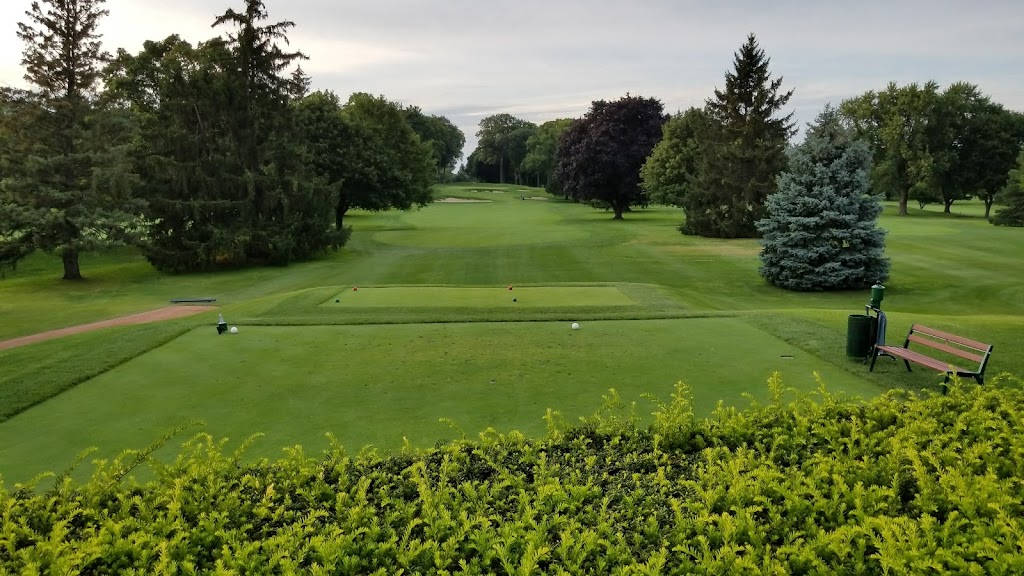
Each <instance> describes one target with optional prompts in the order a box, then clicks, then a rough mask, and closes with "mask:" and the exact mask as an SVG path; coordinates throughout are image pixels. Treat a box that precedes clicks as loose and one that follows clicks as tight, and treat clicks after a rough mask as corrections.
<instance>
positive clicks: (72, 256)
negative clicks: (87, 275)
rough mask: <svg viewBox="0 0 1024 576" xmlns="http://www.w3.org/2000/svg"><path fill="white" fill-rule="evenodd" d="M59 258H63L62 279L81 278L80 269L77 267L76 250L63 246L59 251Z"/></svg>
mask: <svg viewBox="0 0 1024 576" xmlns="http://www.w3.org/2000/svg"><path fill="white" fill-rule="evenodd" d="M61 258H62V259H63V260H64V279H65V280H81V279H82V271H81V269H79V268H78V250H75V249H74V248H65V249H64V250H63V251H62V252H61Z"/></svg>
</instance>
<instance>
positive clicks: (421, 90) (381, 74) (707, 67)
mask: <svg viewBox="0 0 1024 576" xmlns="http://www.w3.org/2000/svg"><path fill="white" fill-rule="evenodd" d="M265 2H266V7H267V10H268V12H269V14H270V20H271V21H275V22H276V21H280V20H291V21H293V22H295V24H296V27H295V28H293V29H292V30H291V32H290V33H289V36H290V38H291V40H292V47H293V48H296V49H299V50H302V51H304V52H305V53H307V54H308V55H309V56H310V57H311V60H310V61H308V62H306V63H304V64H303V67H304V69H306V70H307V72H309V73H310V74H311V75H312V76H313V87H314V89H330V90H333V91H335V92H336V93H338V94H339V95H341V96H342V97H346V96H347V95H348V94H350V93H352V92H355V91H365V92H370V93H374V94H385V95H386V96H387V97H389V98H391V99H393V100H398V101H401V102H404V103H407V104H415V105H418V106H420V107H421V108H423V109H424V110H425V111H427V112H429V113H434V114H444V115H446V116H449V117H450V118H451V119H452V121H453V122H455V123H456V125H458V126H459V127H460V128H462V129H463V130H464V131H465V132H466V135H467V150H466V153H467V154H468V153H469V152H470V151H471V150H472V149H473V147H474V146H475V144H476V139H475V136H474V133H475V132H476V128H477V123H478V122H479V120H480V119H481V118H482V117H483V116H484V115H487V114H490V113H496V112H508V113H511V114H515V115H517V116H520V117H521V118H524V119H527V120H530V121H534V122H543V121H545V120H549V119H552V118H556V117H578V116H580V115H582V114H583V113H585V112H586V110H587V108H588V107H589V106H590V102H591V101H593V100H597V99H614V98H617V97H619V96H622V95H624V94H625V93H626V92H630V93H632V94H638V95H643V96H653V97H657V98H659V99H661V100H662V102H663V103H664V104H665V107H666V110H667V111H669V112H675V111H677V110H680V109H685V108H686V107H689V106H693V105H700V104H701V103H702V102H703V101H704V99H705V98H707V97H709V96H711V95H712V92H713V90H714V89H715V88H716V87H721V86H722V85H723V83H724V82H723V77H724V73H725V71H726V70H727V69H729V68H731V66H732V60H733V53H734V52H735V51H736V50H737V48H738V47H739V46H740V45H741V44H742V43H743V41H744V40H745V39H746V36H747V34H748V33H751V32H753V33H756V34H757V36H758V40H759V42H760V43H761V45H762V47H763V48H764V50H765V51H766V53H767V55H768V56H769V57H770V58H771V69H772V72H773V74H774V75H775V76H776V77H777V76H782V77H783V79H784V87H785V88H786V89H788V88H795V90H796V91H795V94H794V97H793V100H792V101H791V106H790V108H791V110H795V111H796V113H797V117H796V120H797V122H798V123H799V124H800V125H801V126H802V125H803V123H804V122H807V121H810V120H812V119H813V117H814V115H815V113H816V112H817V110H819V109H820V108H821V106H823V105H824V104H825V103H826V102H833V103H838V102H839V101H841V100H842V99H844V98H848V97H850V96H855V95H857V94H859V93H862V92H864V91H866V90H870V89H878V88H882V87H884V86H885V84H886V83H888V82H889V81H896V82H898V83H907V82H924V81H927V80H930V79H934V80H936V81H938V82H939V83H940V84H943V85H945V84H948V83H950V82H954V81H958V80H964V81H969V82H973V83H976V84H978V85H979V86H980V88H981V89H982V90H983V91H984V92H986V93H988V94H991V95H992V96H993V98H994V99H996V100H997V101H999V102H1002V103H1003V104H1005V105H1007V106H1008V107H1011V108H1014V109H1020V110H1024V75H1022V72H1019V70H1020V54H1024V35H1021V34H1020V33H1019V26H1020V23H1021V22H1024V2H1020V1H1019V0H975V1H974V2H970V3H968V2H964V1H962V0H933V1H931V2H928V3H922V2H920V1H911V0H861V1H860V2H858V3H856V4H855V5H851V4H850V3H840V2H829V1H821V0H817V1H815V0H776V1H773V2H763V1H760V0H730V1H729V2H721V1H715V0H634V1H632V2H627V1H625V0H517V2H514V3H512V2H509V3H497V2H480V1H479V0H444V1H437V0H374V1H373V2H336V1H334V0H265ZM29 4H30V1H29V0H5V1H4V2H0V22H5V23H10V24H9V25H7V24H4V25H3V26H2V28H0V83H17V82H18V81H19V80H18V79H19V78H20V77H21V72H20V69H19V66H18V61H19V60H20V52H21V45H20V42H19V41H18V40H17V38H15V37H14V30H15V27H14V24H13V23H14V22H16V21H17V20H19V19H22V13H23V11H24V10H25V9H27V8H28V6H29ZM228 6H235V7H236V8H237V7H240V6H241V1H240V0H217V1H216V2H214V1H211V0H175V1H174V2H173V3H168V2H166V1H165V0H108V3H107V7H108V8H109V10H110V13H111V15H110V17H109V18H108V19H107V22H106V23H105V24H104V33H105V38H104V40H105V42H106V44H107V46H108V49H111V50H113V49H115V48H116V47H119V46H123V47H125V48H127V49H129V50H132V51H135V50H138V49H140V48H141V46H142V41H143V40H146V39H159V38H163V37H166V36H167V35H169V34H171V33H175V32H177V33H180V34H181V35H182V36H183V37H185V38H186V39H188V40H190V41H193V42H196V41H199V40H203V39H206V38H209V37H211V36H214V35H216V34H218V33H221V32H222V30H214V29H212V28H211V27H210V24H211V23H212V22H213V19H214V17H215V15H216V14H218V13H223V11H224V10H225V9H226V8H227V7H228Z"/></svg>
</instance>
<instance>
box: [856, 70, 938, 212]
mask: <svg viewBox="0 0 1024 576" xmlns="http://www.w3.org/2000/svg"><path fill="white" fill-rule="evenodd" d="M939 98H940V95H939V91H938V85H937V84H936V83H935V82H928V83H926V84H924V85H918V84H909V85H907V86H902V87H901V86H897V85H896V84H895V83H890V84H889V85H888V86H887V87H886V89H885V90H884V91H881V92H874V91H869V92H866V93H864V94H863V95H861V96H858V97H856V98H852V99H850V100H847V101H845V102H843V103H842V104H841V105H840V111H841V112H842V113H843V115H844V116H845V117H846V118H847V119H849V120H850V121H851V122H852V123H853V126H854V127H855V128H856V130H857V132H858V135H859V136H860V137H862V138H864V139H865V140H866V141H867V142H869V144H870V145H871V148H872V153H873V159H874V169H873V171H872V185H873V188H874V189H875V190H879V191H881V192H883V193H884V194H885V196H886V197H887V198H889V199H892V200H898V201H899V213H900V215H906V214H907V203H908V202H909V201H910V200H911V199H918V198H920V199H923V200H925V201H927V202H931V201H938V199H939V198H941V196H940V195H939V194H938V193H937V191H936V186H935V180H934V177H935V172H934V163H935V158H934V156H933V155H932V151H931V149H930V146H929V144H930V143H931V142H930V141H933V140H934V137H933V134H931V133H929V121H930V120H931V119H932V118H934V117H935V114H936V112H937V107H938V105H939Z"/></svg>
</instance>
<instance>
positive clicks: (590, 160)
mask: <svg viewBox="0 0 1024 576" xmlns="http://www.w3.org/2000/svg"><path fill="white" fill-rule="evenodd" d="M769 64H770V59H769V58H768V57H767V56H766V55H765V53H764V51H763V50H762V49H761V48H760V46H759V45H758V42H757V39H756V37H755V36H754V35H753V34H751V35H749V36H748V38H747V40H746V42H745V43H744V44H743V45H742V46H741V47H740V49H739V51H737V52H736V54H735V55H734V61H733V68H732V69H731V70H729V71H728V72H727V73H726V74H725V85H724V87H723V88H722V89H716V90H715V91H714V95H713V96H712V97H710V98H708V99H707V100H706V102H705V104H704V106H702V107H692V108H690V109H688V110H685V111H682V112H680V113H678V114H675V115H673V116H666V115H664V114H663V113H662V105H661V103H660V102H659V101H657V100H655V99H649V98H640V97H636V96H630V95H628V94H627V95H626V96H625V97H624V98H622V99H620V100H618V101H614V102H605V101H597V102H594V103H593V104H592V106H591V108H590V110H589V111H588V112H587V113H586V114H585V115H584V116H583V117H581V118H576V119H560V120H556V121H552V122H548V123H545V124H543V125H541V126H539V127H538V126H535V125H533V124H531V123H529V122H526V121H524V120H521V119H518V118H515V117H513V116H511V115H509V114H498V115H494V116H489V117H487V118H484V119H483V120H482V121H481V122H480V130H479V132H478V133H477V136H478V137H479V139H480V143H479V146H478V147H477V149H476V150H475V151H474V152H473V153H472V154H470V156H469V162H468V164H467V166H466V168H465V170H464V176H465V177H469V178H476V179H479V180H484V181H493V182H505V181H509V180H510V179H511V180H512V181H515V182H516V183H527V182H528V181H529V179H530V178H533V177H537V181H538V182H544V183H545V185H546V186H547V188H548V190H549V191H550V192H552V193H554V194H557V195H560V196H564V197H566V198H569V199H573V200H576V201H581V202H589V203H591V204H594V205H595V206H600V207H604V208H607V209H609V210H611V211H612V212H613V213H614V218H617V219H621V218H622V217H623V213H625V212H628V211H629V210H630V208H631V207H638V206H641V207H642V206H646V205H648V204H662V205H670V206H678V207H680V208H682V209H683V212H684V219H683V222H682V224H681V225H680V226H679V230H680V231H681V232H682V233H684V234H690V235H699V236H705V237H714V238H761V241H762V254H761V257H762V268H761V273H762V275H763V276H764V277H765V278H766V279H767V280H768V281H769V282H771V283H773V284H776V285H778V286H783V287H786V288H790V289H796V290H821V289H844V288H857V287H863V286H866V285H870V284H872V283H873V282H876V281H879V280H884V279H885V278H886V277H887V276H888V272H889V261H888V260H887V259H886V258H885V256H884V247H885V241H884V238H885V233H884V231H882V230H881V229H880V228H879V227H878V226H877V219H878V216H879V215H880V213H881V211H882V205H881V204H880V200H882V199H888V200H893V201H896V202H897V204H898V210H899V214H901V215H906V214H907V205H908V202H910V201H915V202H917V203H918V204H919V205H920V206H921V207H922V208H923V207H924V206H926V205H927V204H931V203H940V204H942V205H943V208H944V210H945V211H946V212H949V211H950V208H951V206H952V205H953V203H954V202H956V201H958V200H965V199H970V198H977V199H979V200H981V201H983V202H984V204H985V217H986V218H989V217H990V212H991V210H992V207H993V205H994V204H996V203H998V204H1000V207H999V209H998V211H997V213H996V214H995V216H994V217H992V218H991V221H992V222H993V223H995V224H997V225H1009V226H1022V225H1024V180H1022V177H1021V174H1024V152H1022V145H1024V114H1021V113H1019V112H1015V111H1011V110H1007V109H1006V108H1004V107H1003V106H1002V105H1000V104H998V103H996V102H993V101H992V100H991V98H990V97H988V96H986V95H984V94H983V93H982V92H981V91H980V90H979V89H978V87H977V86H974V85H972V84H968V83H964V82H958V83H954V84H952V85H950V86H948V87H947V88H946V89H945V90H941V91H940V90H939V87H938V85H936V84H935V83H934V82H929V83H927V84H925V85H917V84H910V85H907V86H897V85H896V84H890V85H889V86H888V87H887V88H886V89H885V90H883V91H880V92H874V91H869V92H866V93H865V94H863V95H861V96H858V97H856V98H850V99H848V100H846V101H844V102H841V103H840V105H839V106H838V107H833V106H831V105H828V106H826V108H825V110H824V111H823V112H822V113H821V114H820V115H819V116H818V117H817V118H816V119H815V121H814V122H813V123H810V124H809V125H808V130H807V133H806V135H805V139H804V142H802V143H800V144H794V143H793V142H792V139H793V137H794V136H795V134H796V130H795V125H794V123H793V121H792V116H793V115H792V113H786V112H785V110H784V109H785V108H786V106H787V105H788V103H789V100H790V99H791V97H792V95H793V90H784V89H783V87H782V78H772V75H771V73H770V71H769Z"/></svg>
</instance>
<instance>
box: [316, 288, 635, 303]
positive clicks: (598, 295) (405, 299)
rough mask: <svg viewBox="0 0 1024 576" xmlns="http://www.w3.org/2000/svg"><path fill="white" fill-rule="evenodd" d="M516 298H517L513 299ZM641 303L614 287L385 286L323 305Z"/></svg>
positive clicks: (353, 292) (348, 294) (341, 296)
mask: <svg viewBox="0 0 1024 576" xmlns="http://www.w3.org/2000/svg"><path fill="white" fill-rule="evenodd" d="M513 299H514V300H513ZM637 304H638V302H636V301H634V300H633V299H632V298H630V297H629V296H627V295H626V294H624V293H623V292H622V291H621V290H619V289H618V288H616V287H614V286H523V287H522V288H516V287H514V286H513V287H512V290H509V289H508V287H507V286H495V287H493V288H459V287H447V286H386V287H378V288H375V287H370V288H359V289H358V290H352V287H350V288H348V289H347V290H345V291H343V292H341V293H340V294H337V295H335V296H334V297H332V298H331V299H330V300H328V301H327V302H324V303H323V304H322V306H350V307H359V308H362V307H408V308H416V307H425V306H426V307H470V308H495V307H500V308H512V307H516V306H520V307H544V306H558V307H565V306H635V305H637Z"/></svg>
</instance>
